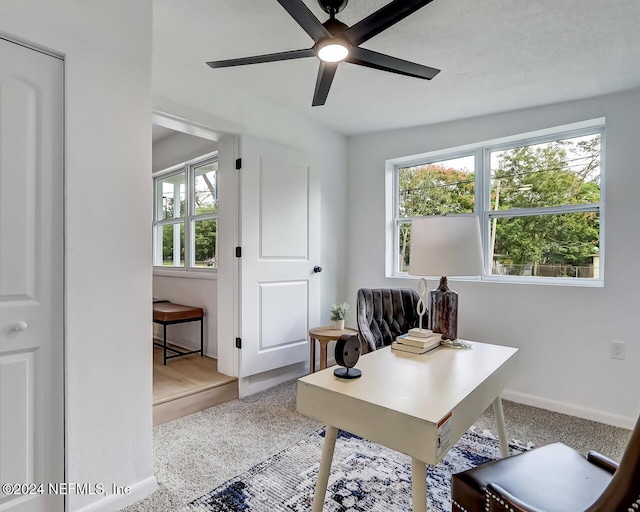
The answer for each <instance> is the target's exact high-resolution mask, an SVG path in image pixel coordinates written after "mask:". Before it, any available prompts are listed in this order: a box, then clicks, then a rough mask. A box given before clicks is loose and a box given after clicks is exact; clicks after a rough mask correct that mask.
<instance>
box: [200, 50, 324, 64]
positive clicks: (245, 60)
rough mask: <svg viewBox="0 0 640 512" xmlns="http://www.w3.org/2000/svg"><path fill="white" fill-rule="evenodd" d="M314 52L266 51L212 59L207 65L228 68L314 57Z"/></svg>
mask: <svg viewBox="0 0 640 512" xmlns="http://www.w3.org/2000/svg"><path fill="white" fill-rule="evenodd" d="M315 54H316V52H314V51H313V49H311V48H310V49H308V50H293V51H290V52H280V53H268V54H266V55H256V56H254V57H242V58H240V59H227V60H214V61H211V62H207V66H211V67H212V68H229V67H232V66H245V65H247V64H261V63H263V62H275V61H279V60H291V59H303V58H305V57H314V56H315Z"/></svg>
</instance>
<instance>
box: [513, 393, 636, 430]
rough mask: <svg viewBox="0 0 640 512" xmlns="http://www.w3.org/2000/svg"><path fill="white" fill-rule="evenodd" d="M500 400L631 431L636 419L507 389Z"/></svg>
mask: <svg viewBox="0 0 640 512" xmlns="http://www.w3.org/2000/svg"><path fill="white" fill-rule="evenodd" d="M502 398H504V399H505V400H511V401H512V402H516V403H519V404H524V405H531V406H533V407H539V408H540V409H546V410H548V411H553V412H560V413H562V414H568V415H569V416H576V417H578V418H583V419H585V420H592V421H598V422H600V423H605V424H607V425H612V426H614V427H621V428H627V429H630V430H631V429H633V427H634V425H635V423H636V418H631V417H627V416H621V415H619V414H611V413H609V412H605V411H600V410H597V409H591V408H589V407H582V406H580V405H573V404H569V403H567V402H560V401H558V400H551V399H549V398H544V397H540V396H535V395H529V394H526V393H520V392H519V391H510V390H508V389H507V390H505V391H504V392H503V393H502Z"/></svg>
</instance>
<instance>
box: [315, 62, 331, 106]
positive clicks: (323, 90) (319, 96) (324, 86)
mask: <svg viewBox="0 0 640 512" xmlns="http://www.w3.org/2000/svg"><path fill="white" fill-rule="evenodd" d="M337 69H338V63H337V62H324V61H320V69H319V70H318V79H317V80H316V90H315V92H314V93H313V103H312V104H311V106H312V107H317V106H319V105H324V104H325V102H326V101H327V96H328V95H329V89H331V82H333V77H334V76H335V74H336V70H337Z"/></svg>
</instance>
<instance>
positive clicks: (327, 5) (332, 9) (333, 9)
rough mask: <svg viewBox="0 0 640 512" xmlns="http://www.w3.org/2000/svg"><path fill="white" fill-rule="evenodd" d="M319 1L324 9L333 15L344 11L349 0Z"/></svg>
mask: <svg viewBox="0 0 640 512" xmlns="http://www.w3.org/2000/svg"><path fill="white" fill-rule="evenodd" d="M318 3H319V4H320V7H322V10H323V11H324V12H326V13H327V14H329V15H330V16H331V15H335V14H338V13H339V12H340V11H342V9H344V8H345V7H346V6H347V4H348V3H349V0H318Z"/></svg>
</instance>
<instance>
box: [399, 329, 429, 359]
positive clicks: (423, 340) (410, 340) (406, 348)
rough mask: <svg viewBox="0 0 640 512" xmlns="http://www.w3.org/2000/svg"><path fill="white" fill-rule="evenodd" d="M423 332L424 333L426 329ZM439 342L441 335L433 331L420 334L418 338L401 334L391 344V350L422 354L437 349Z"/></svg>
mask: <svg viewBox="0 0 640 512" xmlns="http://www.w3.org/2000/svg"><path fill="white" fill-rule="evenodd" d="M423 331H426V329H424V330H423ZM441 341H442V334H440V333H437V332H433V331H429V332H428V333H421V336H419V337H418V336H413V335H411V334H403V335H401V336H398V337H397V338H396V341H394V342H393V343H392V344H391V350H399V351H400V352H411V353H412V354H424V353H425V352H429V350H433V349H434V348H436V347H438V346H439V345H440V342H441Z"/></svg>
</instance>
